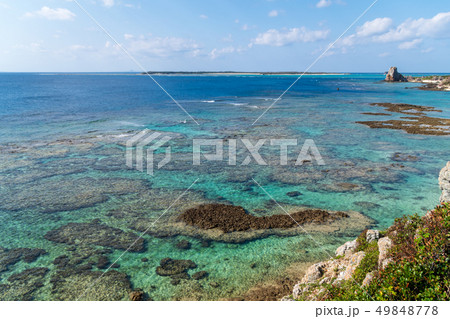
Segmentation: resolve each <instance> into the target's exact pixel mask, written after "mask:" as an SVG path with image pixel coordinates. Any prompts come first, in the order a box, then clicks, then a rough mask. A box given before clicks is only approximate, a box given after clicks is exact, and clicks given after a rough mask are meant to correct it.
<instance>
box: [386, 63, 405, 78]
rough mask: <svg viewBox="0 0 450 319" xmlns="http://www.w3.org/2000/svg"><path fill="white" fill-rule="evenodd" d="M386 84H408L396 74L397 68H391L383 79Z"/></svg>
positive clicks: (401, 76)
mask: <svg viewBox="0 0 450 319" xmlns="http://www.w3.org/2000/svg"><path fill="white" fill-rule="evenodd" d="M384 80H385V81H386V82H408V80H407V79H406V78H405V77H404V76H403V75H401V74H400V73H398V71H397V67H395V66H392V67H391V68H390V69H389V72H388V73H387V75H386V78H385V79H384Z"/></svg>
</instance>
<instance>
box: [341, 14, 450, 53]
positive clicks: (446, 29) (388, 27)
mask: <svg viewBox="0 0 450 319" xmlns="http://www.w3.org/2000/svg"><path fill="white" fill-rule="evenodd" d="M449 37H450V12H441V13H438V14H437V15H435V16H434V17H432V18H430V19H425V18H419V19H408V20H406V21H404V22H402V23H401V24H400V25H397V26H393V21H392V19H391V18H377V19H374V20H371V21H367V22H366V23H364V24H363V25H362V26H360V27H359V28H357V31H356V33H354V34H352V35H349V36H347V37H345V38H343V39H341V40H340V41H339V42H338V43H337V46H340V47H350V46H353V45H355V44H358V43H359V44H363V43H370V42H378V43H380V42H381V43H388V42H398V43H399V44H398V48H399V49H401V50H409V49H413V48H416V47H417V46H418V45H419V44H420V43H422V42H423V41H424V40H425V39H427V38H449Z"/></svg>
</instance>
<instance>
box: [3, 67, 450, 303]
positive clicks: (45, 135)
mask: <svg viewBox="0 0 450 319" xmlns="http://www.w3.org/2000/svg"><path fill="white" fill-rule="evenodd" d="M383 78H384V75H382V74H348V75H305V76H304V77H303V78H302V79H300V80H299V81H298V82H297V84H296V85H295V86H294V87H292V89H291V90H290V91H289V92H287V93H286V95H284V96H283V98H282V99H281V100H280V101H278V102H277V103H276V104H275V105H274V106H273V107H272V108H271V109H270V110H268V111H267V112H266V114H264V116H262V117H261V118H260V119H259V120H258V121H257V122H256V123H255V124H254V125H253V123H254V121H255V120H256V119H257V118H258V117H259V116H260V115H261V114H262V113H263V112H264V111H265V110H266V109H267V108H268V107H269V106H270V105H271V104H272V103H273V102H274V101H275V99H276V98H278V97H279V96H280V95H281V94H282V93H283V92H284V91H285V90H286V88H288V87H289V85H291V83H292V82H293V81H294V80H295V79H296V77H295V76H277V75H272V76H239V75H233V76H155V79H156V80H157V81H158V82H159V83H160V84H161V85H162V86H163V87H164V88H165V89H166V90H167V91H168V92H169V93H170V94H171V95H172V96H173V98H174V99H175V100H177V101H178V102H179V104H180V105H182V106H183V107H184V108H185V110H186V111H187V112H188V113H189V114H190V115H192V117H193V118H194V119H195V120H196V121H197V122H198V125H197V124H196V123H195V122H194V121H193V120H192V119H191V118H190V117H189V116H188V115H187V114H186V113H185V112H183V111H182V110H181V109H180V108H179V107H178V106H177V105H176V104H175V103H174V102H173V101H172V100H171V99H170V98H169V97H168V96H167V95H166V94H165V93H164V92H163V91H162V90H161V89H160V88H159V87H158V86H157V85H156V84H155V83H154V82H153V81H152V79H150V78H149V77H148V76H144V75H134V74H37V73H33V74H25V73H23V74H22V73H20V74H18V73H14V74H8V73H0V234H1V236H0V247H3V248H4V249H6V250H3V255H1V253H2V250H1V248H0V256H3V257H0V281H1V283H4V284H6V283H8V278H10V276H11V275H13V274H17V273H21V272H23V271H25V270H27V269H30V268H36V267H44V268H48V272H47V273H46V275H45V276H41V277H39V278H40V279H39V280H40V283H41V284H42V287H39V288H35V289H34V290H33V289H31V292H29V294H28V295H29V296H32V299H44V300H49V299H50V300H53V299H74V296H73V295H70V294H68V293H67V290H71V289H72V290H74V291H80V292H81V291H82V290H83V289H84V288H85V287H84V286H83V285H86V282H87V281H86V278H85V277H83V276H88V275H86V273H81V272H80V273H76V272H73V278H75V279H73V280H72V281H71V285H73V287H72V286H70V285H69V284H68V285H69V286H68V287H70V288H67V289H62V288H61V287H60V286H55V284H54V282H55V280H54V278H55V276H61V275H60V274H59V275H58V271H60V270H58V269H59V268H58V265H57V264H55V258H57V257H60V256H65V255H67V256H69V259H71V260H74V258H75V257H73V255H71V254H74V251H76V252H78V250H77V249H81V248H74V246H75V247H78V246H79V247H87V248H83V249H86V251H88V250H89V249H96V253H98V254H99V255H102V256H106V257H107V258H108V259H109V261H110V262H112V261H114V260H115V259H116V258H118V257H119V256H121V254H122V253H123V251H124V249H120V248H117V247H110V245H107V244H102V243H100V241H98V242H95V243H94V244H93V243H92V241H90V242H89V241H86V240H85V238H86V237H85V236H86V234H84V233H82V232H70V231H69V232H68V233H65V234H63V235H61V236H62V237H63V239H61V240H60V241H59V242H58V241H55V240H49V239H48V238H49V236H48V235H47V236H45V235H46V234H47V233H48V232H50V231H52V230H55V229H59V228H60V227H64V226H65V225H68V224H69V223H90V222H91V221H92V220H97V219H98V221H97V222H100V223H101V224H102V225H107V226H109V227H113V228H115V229H120V230H123V231H125V232H131V233H133V234H137V235H140V234H141V231H142V229H145V228H146V227H143V226H141V227H138V226H137V225H145V223H147V224H149V223H150V224H151V225H152V226H151V232H150V233H149V234H146V235H144V239H145V242H146V244H145V250H144V251H141V252H128V253H126V254H125V255H124V256H123V257H121V259H120V260H119V261H118V262H117V263H118V264H120V268H117V269H115V271H118V272H121V273H124V274H126V275H127V276H128V278H129V282H130V284H131V286H132V287H133V289H137V288H139V289H142V290H144V291H145V292H146V293H147V294H148V295H149V296H151V298H152V299H154V300H170V299H204V300H209V299H214V300H216V299H221V298H231V297H237V296H243V295H245V294H246V293H247V291H248V290H249V289H251V288H252V287H255V286H258V285H263V284H265V283H268V282H269V283H270V282H276V281H277V280H279V279H280V278H283V276H286V275H287V274H288V275H289V276H293V277H295V274H299V273H301V271H302V270H303V269H304V268H305V267H306V266H307V265H309V264H310V263H311V262H314V261H316V260H318V259H321V258H328V257H327V256H328V254H333V252H334V250H335V249H336V247H338V246H339V245H340V244H342V243H343V242H345V241H346V240H349V239H351V238H353V237H354V236H355V235H358V233H359V232H361V231H362V230H363V229H364V228H365V227H372V228H379V229H382V228H386V227H388V226H389V225H390V224H391V223H392V222H393V221H394V219H395V218H398V217H401V216H402V215H404V214H412V213H419V214H425V213H426V211H427V210H429V209H432V208H433V207H434V206H435V205H437V204H438V200H439V195H440V190H439V186H438V174H439V171H440V169H441V168H442V167H444V166H445V164H446V162H447V161H449V160H450V138H449V137H448V136H432V135H415V134H408V133H406V132H404V131H402V130H391V129H372V128H369V127H368V126H366V125H362V124H358V123H356V122H357V121H367V120H380V119H386V118H388V119H400V118H401V117H402V116H404V115H403V114H397V113H392V114H388V115H386V116H385V117H382V116H373V115H367V114H362V113H374V112H375V113H376V112H385V110H384V109H383V108H381V107H379V106H373V105H370V104H371V103H381V102H389V103H407V104H414V105H422V106H431V107H435V108H436V109H437V110H439V111H441V112H439V113H438V112H432V113H433V114H429V115H430V116H437V117H441V118H447V119H448V118H450V94H449V93H448V92H435V91H423V90H419V89H417V87H418V86H419V84H414V83H395V84H392V83H385V82H383V81H382V80H383ZM143 129H149V130H151V131H156V132H160V133H163V134H167V135H168V136H170V137H171V141H170V142H169V145H170V146H171V149H172V161H171V162H170V163H169V164H168V165H166V166H164V167H162V168H161V169H157V170H155V174H154V175H153V176H152V175H148V174H146V173H145V172H140V171H137V170H135V169H130V168H129V167H127V166H126V163H125V144H126V141H127V140H128V139H129V138H130V137H132V136H133V135H135V134H137V133H138V132H140V131H141V130H143ZM199 138H204V139H221V140H224V141H225V153H226V152H227V145H228V144H227V143H228V142H229V140H230V139H237V140H240V139H245V138H247V139H249V140H258V139H266V140H267V141H269V140H270V139H297V140H298V141H299V146H298V147H293V148H292V149H290V150H289V154H288V155H289V163H290V165H286V166H283V165H279V158H278V157H277V154H278V153H277V152H276V149H275V148H273V147H272V148H270V147H269V146H268V145H269V144H270V143H269V142H267V144H265V145H266V146H267V147H262V148H261V150H260V153H261V155H262V156H263V158H264V159H265V160H266V162H267V165H263V166H261V165H256V163H255V161H252V162H251V163H250V164H249V165H239V164H240V163H242V161H243V159H244V158H245V157H246V156H247V155H248V153H247V152H246V150H245V149H242V148H239V149H238V161H237V163H238V165H236V166H229V165H228V162H227V158H225V159H224V160H223V161H214V162H212V161H209V162H206V161H204V165H200V166H194V165H192V140H193V139H199ZM307 139H312V140H313V141H314V143H315V145H316V146H317V148H318V150H319V151H320V154H321V155H322V157H323V160H324V162H325V165H324V166H318V165H315V163H314V162H313V163H312V164H311V165H304V166H294V165H292V161H295V158H296V156H297V155H296V154H298V152H299V150H300V148H301V145H302V144H303V142H304V141H305V140H307ZM160 155H161V154H160ZM196 179H198V181H197V183H195V185H193V186H192V188H191V189H190V190H189V191H188V192H187V193H185V194H184V195H183V192H184V191H185V190H186V189H187V188H188V187H190V186H191V185H192V183H193V182H194V181H195V180H196ZM255 181H257V182H258V183H259V184H260V185H261V186H262V187H263V188H264V190H265V191H264V190H263V189H261V188H260V187H259V186H258V185H257V184H256V183H255ZM266 192H267V193H268V194H270V196H271V197H272V198H273V199H275V200H276V201H277V202H278V203H279V204H280V205H281V206H283V207H286V209H287V210H295V209H296V208H297V207H314V208H320V209H327V210H332V211H337V210H343V211H355V212H358V213H362V215H361V216H365V217H368V219H367V220H370V222H368V221H367V220H365V219H364V218H363V217H361V218H359V217H358V218H359V219H358V221H355V222H354V227H353V228H352V227H350V226H349V228H348V229H347V228H346V227H343V226H342V225H341V226H339V227H334V228H333V225H328V226H327V227H324V228H323V230H322V229H320V227H316V228H314V229H312V230H311V231H312V233H311V234H312V237H314V238H315V239H317V240H314V241H313V240H311V239H310V238H309V237H308V236H306V235H305V234H297V235H292V236H281V235H276V234H274V235H272V236H268V237H267V236H261V238H259V237H258V236H255V237H252V238H251V239H249V240H246V241H242V242H240V243H237V242H226V241H219V240H213V239H211V240H210V241H209V246H208V247H206V245H204V244H203V243H204V241H205V237H204V236H203V235H202V234H198V233H195V234H193V233H192V234H191V233H190V232H189V229H187V230H186V229H182V230H181V228H180V227H181V226H179V225H178V224H176V222H175V219H176V216H177V215H178V214H179V213H180V212H182V211H183V210H184V209H186V208H188V207H193V206H196V205H199V204H202V203H206V202H221V203H227V204H233V205H240V206H242V207H244V208H245V209H246V210H247V211H248V212H249V213H252V214H255V215H261V216H263V215H271V214H282V213H283V211H282V210H281V209H280V208H279V207H278V206H277V205H275V204H274V203H273V201H272V199H271V198H270V197H269V196H268V195H267V193H266ZM180 195H183V196H182V197H181V199H180V200H179V201H177V203H176V204H175V205H173V206H172V207H171V208H170V209H169V210H167V208H168V207H169V206H170V205H171V203H173V201H174V200H176V199H177V198H178V196H180ZM166 210H167V212H166ZM164 212H166V213H164ZM162 213H164V217H163V218H161V219H160V220H158V217H159V216H160V215H161V214H162ZM358 216H359V215H358ZM355 218H357V217H355ZM355 220H356V219H355ZM153 222H155V224H154V225H153V224H152V223H153ZM349 224H351V222H349ZM167 225H170V227H173V228H170V227H169V226H167ZM177 227H178V228H177ZM94 228H95V227H94ZM174 229H176V231H175V230H174ZM158 232H161V233H164V234H165V235H164V236H158ZM77 236H78V237H79V238H78V237H77ZM202 236H203V237H202ZM46 237H47V238H46ZM180 240H187V241H189V242H190V243H191V246H192V247H191V248H190V249H186V250H182V249H178V248H177V247H176V243H178V242H179V241H180ZM69 246H70V247H69ZM105 247H107V248H108V249H109V250H108V251H101V252H100V250H101V249H103V248H105ZM14 248H40V249H43V250H45V251H46V254H45V255H43V256H41V257H39V258H37V259H36V260H35V261H32V262H31V263H29V262H25V261H24V260H20V258H19V260H16V261H15V262H12V261H11V260H13V259H11V258H12V257H11V254H12V253H11V251H12V250H13V249H14ZM8 252H9V253H8ZM78 253H79V252H78ZM8 254H9V255H8ZM79 254H81V253H79ZM8 256H9V257H8ZM166 257H169V258H173V259H189V260H193V261H194V262H195V263H196V264H197V266H198V267H197V270H204V271H207V272H208V274H209V275H208V277H207V279H203V281H195V280H192V279H191V280H182V281H181V283H178V284H173V283H171V282H170V280H169V279H168V278H167V277H163V276H158V275H157V274H156V272H155V268H156V267H157V266H158V265H159V263H160V260H162V259H163V258H166ZM2 258H3V261H2ZM8 258H9V259H8ZM143 258H144V259H145V258H146V259H148V261H146V262H143V261H142V259H143ZM5 260H8V262H6V261H5ZM84 260H85V261H86V260H90V259H89V258H85V259H84ZM85 261H82V262H81V261H80V263H81V264H82V263H83V262H85ZM2 262H3V265H6V266H4V267H3V268H2V267H1V265H2ZM253 264H254V265H256V266H255V267H253V266H252V267H250V265H253ZM74 267H75V266H74ZM77 267H78V266H77ZM96 267H97V266H95V265H92V269H91V271H92V272H94V271H97V270H99V269H97V268H96ZM70 269H72V268H70ZM73 269H78V268H76V267H75V268H73ZM189 272H190V273H191V272H192V270H190V271H189ZM70 274H71V273H70V272H67V273H65V276H66V277H67V276H70ZM89 276H90V275H89ZM71 278H72V277H71ZM89 278H91V277H89ZM36 280H37V279H36ZM211 283H214V284H211ZM216 284H217V285H216ZM80 285H81V286H80ZM14 287H15V286H12V287H10V288H8V289H9V290H8V289H6V288H4V287H3V288H2V289H3V290H2V289H0V298H1V299H21V298H22V299H24V298H23V297H20V296H21V295H20V291H19V290H20V289H18V288H17V287H16V288H14ZM80 287H81V288H80ZM22 288H23V287H22ZM5 289H6V290H5ZM13 289H16V290H15V291H17V293H16V292H14V293H12V292H11V291H12V290H13ZM23 289H25V288H23ZM77 289H78V290H77ZM99 289H100V288H99ZM105 289H106V288H105ZM5 291H6V292H5ZM28 295H27V296H28ZM87 296H88V297H87V298H88V299H89V298H91V299H99V298H100V297H98V296H97V295H87ZM89 296H91V297H89ZM102 296H103V295H102ZM104 296H108V295H107V293H106V292H105V295H104ZM102 298H103V297H102ZM104 298H106V299H108V297H104ZM111 298H113V297H111ZM114 298H115V297H114ZM124 298H125V299H126V297H124Z"/></svg>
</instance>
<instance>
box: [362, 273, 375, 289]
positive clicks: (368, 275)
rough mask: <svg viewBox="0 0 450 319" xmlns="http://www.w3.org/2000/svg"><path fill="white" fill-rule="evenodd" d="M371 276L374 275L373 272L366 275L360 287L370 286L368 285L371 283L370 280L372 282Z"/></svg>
mask: <svg viewBox="0 0 450 319" xmlns="http://www.w3.org/2000/svg"><path fill="white" fill-rule="evenodd" d="M373 275H374V272H373V271H372V272H369V273H367V275H366V277H365V278H364V280H363V282H362V286H363V287H366V286H368V285H370V283H371V282H372V280H373Z"/></svg>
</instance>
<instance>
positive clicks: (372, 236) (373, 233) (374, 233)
mask: <svg viewBox="0 0 450 319" xmlns="http://www.w3.org/2000/svg"><path fill="white" fill-rule="evenodd" d="M378 238H380V231H379V230H376V229H369V230H368V231H367V233H366V241H367V242H368V243H370V242H372V241H374V240H378Z"/></svg>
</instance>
